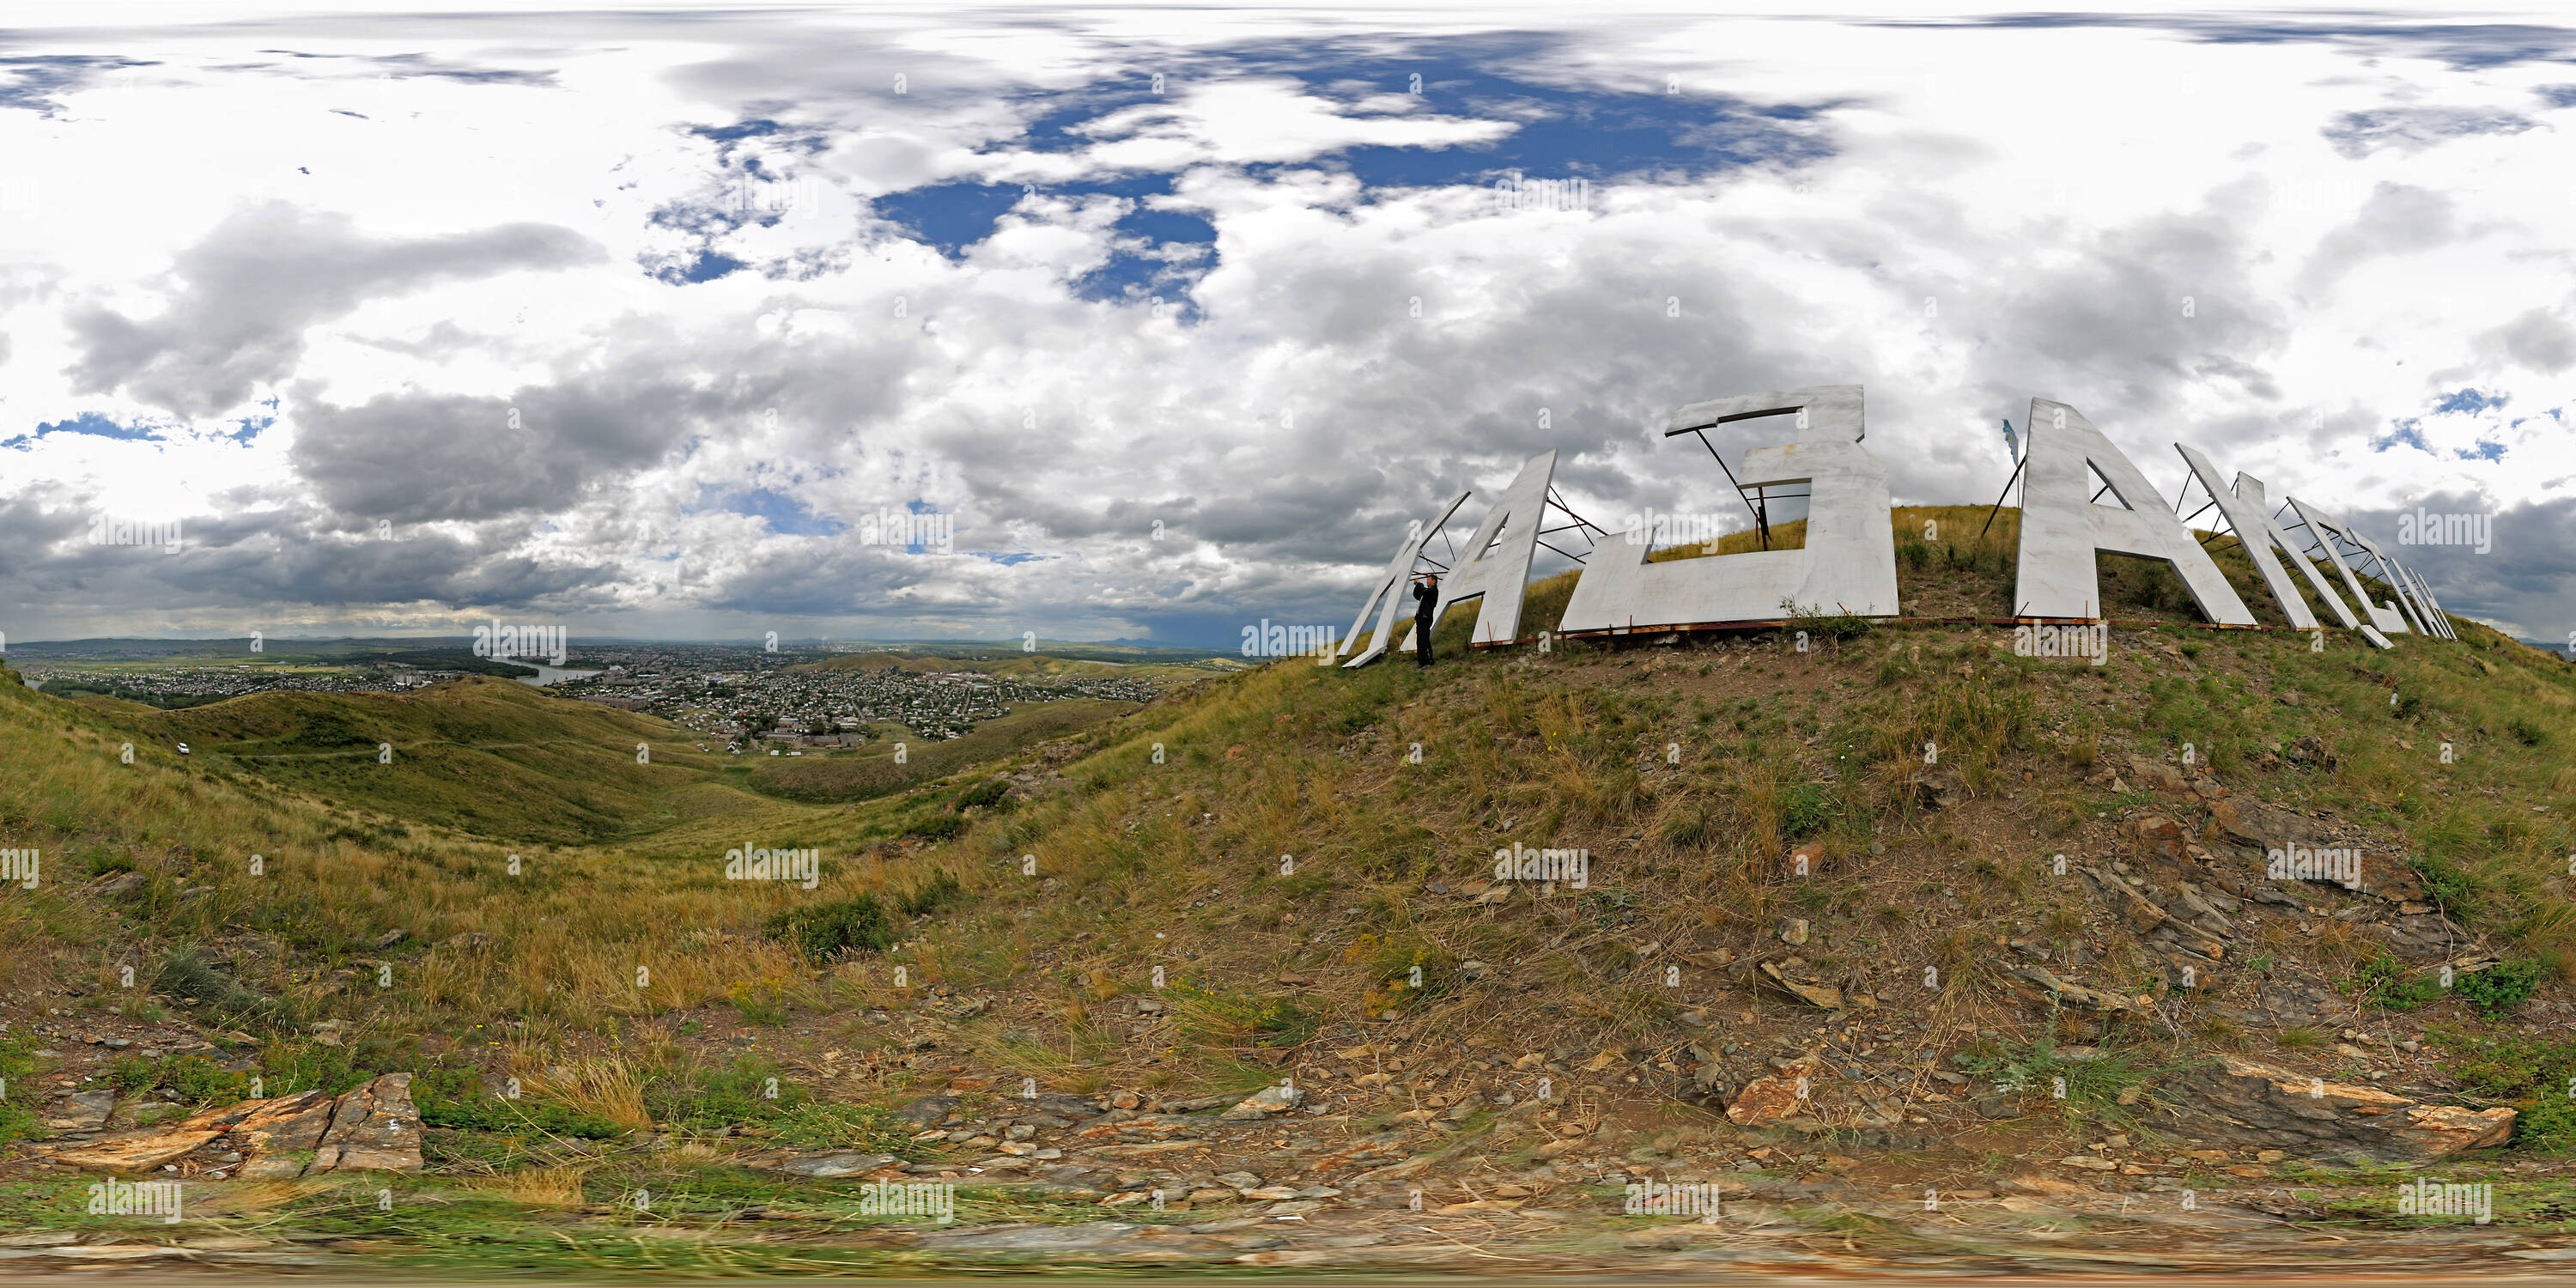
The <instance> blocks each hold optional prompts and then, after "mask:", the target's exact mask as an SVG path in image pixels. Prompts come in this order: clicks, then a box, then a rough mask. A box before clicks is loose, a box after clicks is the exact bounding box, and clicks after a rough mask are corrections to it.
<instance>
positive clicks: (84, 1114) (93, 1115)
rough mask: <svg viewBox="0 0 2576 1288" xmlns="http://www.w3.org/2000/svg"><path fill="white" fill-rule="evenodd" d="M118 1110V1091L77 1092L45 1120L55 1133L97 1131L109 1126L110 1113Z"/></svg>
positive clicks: (108, 1089)
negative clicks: (108, 1117)
mask: <svg viewBox="0 0 2576 1288" xmlns="http://www.w3.org/2000/svg"><path fill="white" fill-rule="evenodd" d="M115 1108H116V1089H115V1088H113V1087H104V1088H101V1089H99V1090H97V1091H75V1092H73V1093H72V1094H71V1095H69V1096H65V1097H64V1098H63V1103H62V1105H61V1106H60V1107H59V1108H57V1109H55V1110H54V1111H53V1114H52V1116H50V1117H48V1118H46V1119H45V1125H46V1126H47V1127H51V1128H53V1129H54V1130H55V1131H97V1130H98V1129H99V1128H101V1127H103V1126H105V1125H107V1115H108V1113H109V1111H111V1110H113V1109H115Z"/></svg>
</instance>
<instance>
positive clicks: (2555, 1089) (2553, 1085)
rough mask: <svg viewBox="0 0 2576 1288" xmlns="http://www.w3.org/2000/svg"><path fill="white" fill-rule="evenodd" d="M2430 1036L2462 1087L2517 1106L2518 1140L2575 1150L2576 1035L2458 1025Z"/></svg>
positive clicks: (2550, 1149) (2556, 1149)
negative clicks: (2574, 1086)
mask: <svg viewBox="0 0 2576 1288" xmlns="http://www.w3.org/2000/svg"><path fill="white" fill-rule="evenodd" d="M2481 973H2483V972H2481ZM2429 1036H2430V1037H2431V1039H2432V1040H2433V1042H2434V1043H2436V1044H2437V1045H2439V1046H2440V1047H2441V1048H2442V1054H2443V1056H2444V1057H2445V1059H2444V1061H2443V1068H2444V1071H2445V1072H2447V1073H2449V1074H2450V1075H2451V1076H2452V1077H2454V1078H2457V1079H2459V1082H2460V1087H2461V1089H2462V1090H2463V1091H2466V1092H2467V1093H2469V1094H2470V1095H2473V1096H2480V1097H2485V1098H2487V1099H2491V1100H2501V1101H2504V1102H2506V1103H2508V1104H2510V1105H2512V1106H2513V1107H2514V1109H2515V1110H2516V1111H2517V1112H2516V1114H2515V1117H2514V1122H2513V1143H2514V1144H2515V1145H2517V1146H2521V1147H2523V1148H2526V1149H2534V1150H2543V1151H2548V1152H2553V1153H2564V1152H2567V1151H2570V1150H2576V1099H2571V1098H2570V1097H2569V1096H2568V1095H2567V1087H2568V1085H2569V1081H2570V1079H2576V1040H2571V1039H2569V1038H2566V1037H2553V1036H2542V1035H2532V1034H2522V1033H2511V1032H2493V1031H2490V1032H2472V1031H2469V1030H2465V1029H2455V1028H2441V1029H2436V1030H2434V1031H2433V1032H2432V1033H2431V1034H2430V1035H2429Z"/></svg>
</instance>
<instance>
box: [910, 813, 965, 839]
mask: <svg viewBox="0 0 2576 1288" xmlns="http://www.w3.org/2000/svg"><path fill="white" fill-rule="evenodd" d="M903 834H904V835H905V836H917V837H920V838H921V839H922V840H925V841H953V840H956V839H957V838H958V837H960V836H964V835H965V834H966V820H964V819H962V818H959V817H957V816H956V815H954V814H933V815H931V816H930V817H928V818H924V819H919V820H916V821H914V822H912V823H909V824H906V825H905V827H904V829H903Z"/></svg>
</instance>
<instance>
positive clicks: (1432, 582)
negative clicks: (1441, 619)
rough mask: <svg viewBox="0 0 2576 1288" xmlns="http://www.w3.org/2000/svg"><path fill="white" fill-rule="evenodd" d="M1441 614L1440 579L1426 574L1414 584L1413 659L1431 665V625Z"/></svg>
mask: <svg viewBox="0 0 2576 1288" xmlns="http://www.w3.org/2000/svg"><path fill="white" fill-rule="evenodd" d="M1439 612H1440V579H1439V578H1438V577H1436V576H1434V575H1432V574H1430V573H1427V572H1426V573H1424V574H1422V576H1421V577H1419V578H1417V579H1416V580H1415V581H1414V583H1413V659H1414V660H1415V661H1416V662H1419V663H1421V664H1422V665H1424V666H1429V665H1431V623H1432V621H1433V620H1434V618H1436V617H1437V616H1438V614H1439Z"/></svg>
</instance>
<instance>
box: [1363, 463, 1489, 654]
mask: <svg viewBox="0 0 2576 1288" xmlns="http://www.w3.org/2000/svg"><path fill="white" fill-rule="evenodd" d="M1467 496H1468V494H1467V493H1465V492H1461V493H1459V494H1458V496H1457V499H1456V500H1453V501H1451V502H1450V503H1449V504H1447V505H1445V506H1443V507H1441V510H1440V514H1439V516H1438V517H1436V518H1434V519H1432V521H1431V523H1430V525H1429V526H1428V527H1420V528H1415V529H1414V530H1413V531H1411V532H1409V533H1407V534H1405V538H1404V541H1403V543H1402V544H1401V545H1399V546H1397V547H1396V551H1395V558H1393V559H1390V560H1388V561H1387V564H1386V571H1385V572H1383V573H1380V574H1379V575H1378V579H1377V586H1376V588H1375V589H1372V590H1371V591H1369V597H1368V598H1367V599H1366V600H1364V601H1362V602H1361V604H1360V615H1359V616H1357V617H1354V618H1352V619H1351V629H1350V633H1349V634H1348V635H1345V636H1343V637H1342V646H1341V651H1342V652H1344V653H1348V652H1350V651H1351V650H1352V649H1355V648H1358V647H1359V643H1360V628H1361V627H1363V626H1366V625H1368V615H1369V610H1370V609H1372V608H1377V607H1378V604H1379V601H1380V600H1383V601H1385V605H1386V606H1385V608H1384V609H1382V610H1381V611H1380V612H1379V613H1378V615H1377V629H1376V630H1375V631H1373V632H1371V633H1370V635H1369V645H1368V651H1367V652H1365V653H1362V654H1360V655H1359V656H1358V657H1356V658H1353V659H1351V660H1350V661H1348V662H1344V663H1342V665H1344V666H1366V665H1368V664H1369V663H1371V662H1374V661H1376V660H1377V659H1378V656H1379V655H1380V654H1382V653H1384V652H1386V641H1387V632H1389V631H1391V630H1393V629H1394V628H1395V614H1396V611H1397V610H1398V609H1399V608H1403V607H1408V605H1407V604H1406V603H1405V590H1406V587H1407V583H1408V582H1409V581H1410V579H1411V578H1412V576H1413V561H1414V559H1415V558H1416V557H1418V556H1419V555H1421V553H1422V545H1423V543H1424V542H1426V541H1429V540H1431V534H1432V533H1435V532H1438V531H1439V530H1440V525H1441V524H1444V523H1447V522H1448V521H1449V516H1450V515H1453V514H1456V513H1457V512H1458V507H1459V506H1462V505H1465V504H1466V503H1467Z"/></svg>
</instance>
